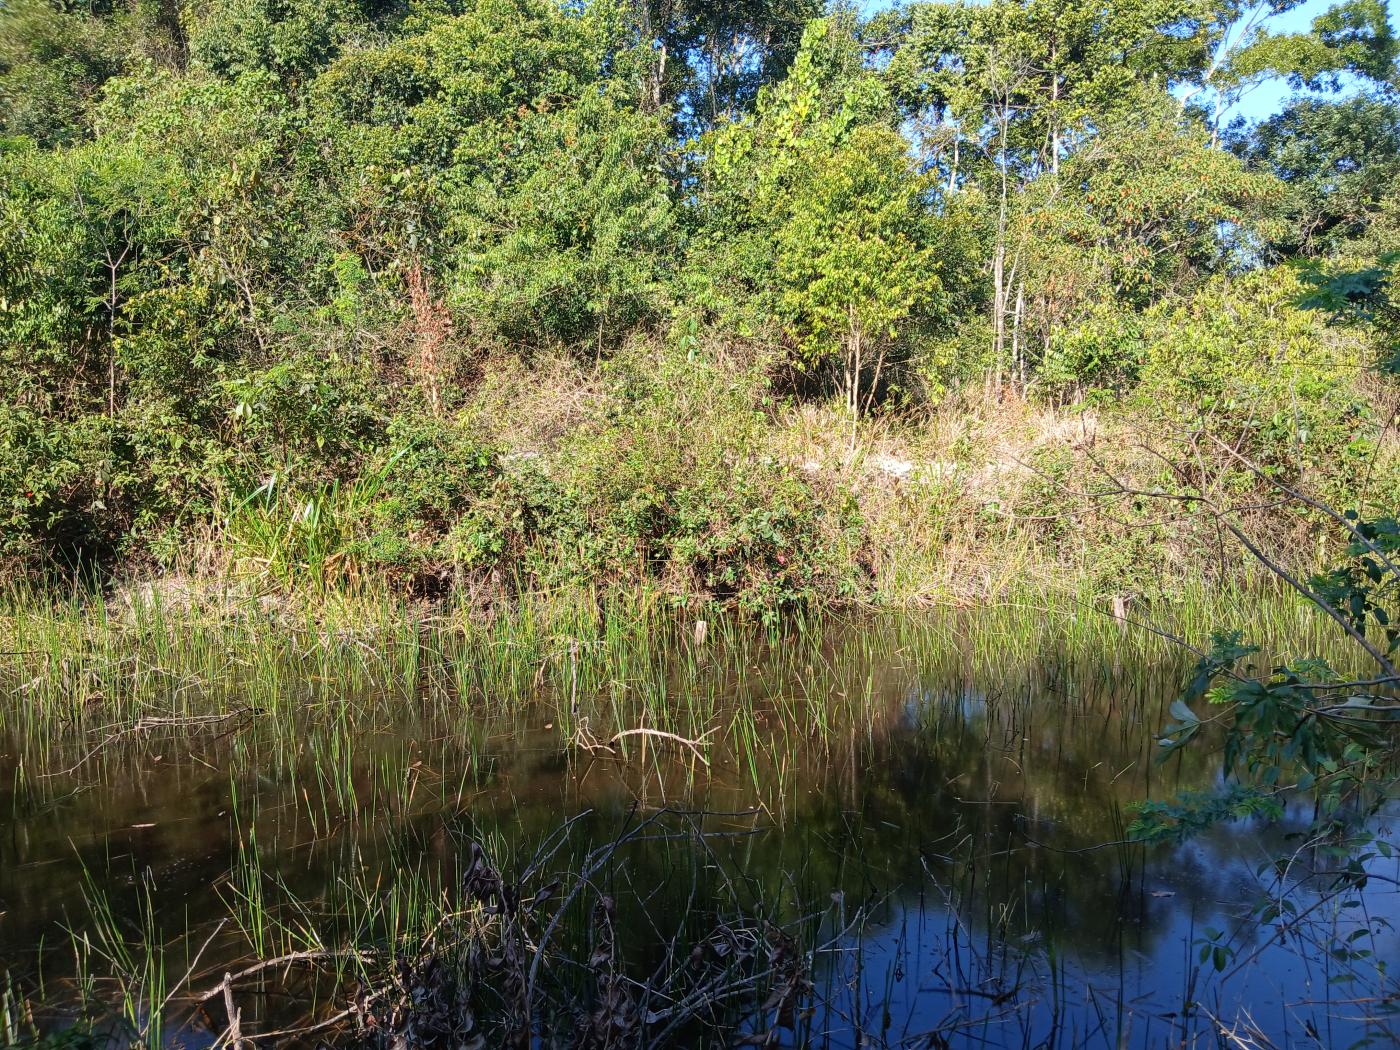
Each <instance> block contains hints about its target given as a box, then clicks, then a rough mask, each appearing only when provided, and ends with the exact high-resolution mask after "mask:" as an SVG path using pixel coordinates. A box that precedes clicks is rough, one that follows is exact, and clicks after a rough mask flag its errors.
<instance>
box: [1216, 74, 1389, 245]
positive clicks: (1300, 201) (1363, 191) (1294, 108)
mask: <svg viewBox="0 0 1400 1050" xmlns="http://www.w3.org/2000/svg"><path fill="white" fill-rule="evenodd" d="M1233 148H1234V149H1235V150H1236V152H1238V153H1240V154H1241V155H1242V156H1243V157H1245V158H1246V159H1247V160H1248V161H1249V162H1250V163H1252V164H1254V165H1256V166H1259V167H1262V168H1264V169H1266V170H1268V171H1270V172H1272V173H1273V174H1274V175H1275V176H1277V177H1278V178H1279V179H1281V180H1283V182H1284V183H1285V184H1286V185H1287V191H1286V196H1285V199H1284V204H1285V214H1286V217H1287V223H1288V226H1287V228H1286V232H1282V231H1281V232H1280V233H1276V234H1275V238H1274V241H1275V244H1276V246H1277V249H1278V250H1281V251H1283V252H1284V253H1286V254H1297V253H1304V254H1307V255H1319V254H1324V253H1327V252H1330V251H1335V250H1337V249H1339V248H1343V247H1344V246H1345V245H1346V244H1347V242H1349V241H1351V240H1353V239H1355V238H1357V237H1360V236H1361V235H1363V234H1364V233H1365V232H1366V231H1367V229H1368V228H1369V227H1370V226H1371V225H1372V223H1373V222H1374V221H1375V220H1376V218H1377V213H1378V212H1379V210H1380V208H1381V203H1382V201H1383V200H1384V198H1385V196H1386V194H1387V193H1388V192H1389V191H1390V190H1391V189H1392V188H1393V187H1394V185H1395V183H1396V180H1397V179H1400V106H1397V105H1396V103H1394V102H1392V101H1390V100H1388V99H1385V98H1373V97H1370V96H1367V95H1358V96H1356V97H1354V98H1349V99H1343V100H1341V101H1330V100H1320V99H1307V98H1304V99H1299V100H1297V101H1295V102H1293V103H1292V104H1291V105H1290V106H1289V107H1288V108H1287V109H1285V110H1284V111H1283V112H1282V113H1279V114H1278V115H1277V116H1274V117H1271V118H1269V119H1268V120H1266V121H1264V122H1263V123H1261V124H1260V125H1259V126H1258V127H1257V128H1255V129H1253V130H1252V131H1251V132H1250V133H1249V134H1248V135H1247V136H1241V137H1239V138H1238V139H1237V140H1236V142H1235V143H1234V147H1233Z"/></svg>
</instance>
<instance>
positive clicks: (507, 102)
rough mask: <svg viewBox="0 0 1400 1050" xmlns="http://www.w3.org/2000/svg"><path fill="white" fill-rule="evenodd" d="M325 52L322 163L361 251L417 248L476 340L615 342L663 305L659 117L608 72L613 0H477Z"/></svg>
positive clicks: (318, 130)
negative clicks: (370, 44)
mask: <svg viewBox="0 0 1400 1050" xmlns="http://www.w3.org/2000/svg"><path fill="white" fill-rule="evenodd" d="M412 24H413V26H414V29H415V31H414V32H412V33H409V34H407V35H404V36H400V37H397V38H394V39H392V40H391V41H389V42H386V43H385V44H384V45H383V46H380V47H375V48H367V49H363V50H359V51H355V52H353V53H351V54H349V55H347V56H345V57H344V58H342V59H341V60H339V61H338V62H336V63H334V64H333V65H332V66H331V67H330V68H329V69H328V70H327V71H326V72H325V74H323V75H322V76H320V77H318V78H317V79H316V81H315V83H314V85H313V87H312V91H311V94H312V107H313V111H314V112H315V114H316V123H315V127H314V129H313V134H314V136H315V137H316V138H318V139H319V140H320V147H319V149H320V152H321V154H322V158H321V159H319V160H318V167H322V169H323V175H322V177H324V178H325V179H327V180H328V184H329V185H328V188H329V189H331V190H332V192H333V196H334V198H335V199H336V201H337V202H338V203H339V205H340V206H341V207H342V208H344V209H345V212H344V214H343V215H342V216H341V217H340V218H339V222H340V224H342V225H344V226H346V227H348V228H351V229H353V230H354V231H355V237H356V238H357V240H358V243H357V245H356V247H357V250H359V251H360V252H361V253H362V254H365V255H368V256H370V257H371V258H376V259H386V258H388V259H392V258H395V257H402V255H403V254H420V255H425V256H427V257H428V258H429V259H430V260H432V261H433V262H435V263H436V265H437V266H438V268H439V269H440V271H441V274H442V277H443V282H444V284H445V286H446V288H447V291H448V298H449V300H450V302H451V303H452V305H453V306H454V307H455V309H456V310H457V312H458V313H459V314H460V315H461V316H462V318H463V319H464V320H465V321H466V323H467V324H468V325H469V327H470V329H471V330H472V332H473V333H474V334H475V335H477V336H478V337H480V338H483V339H486V340H490V341H493V342H496V343H498V344H499V345H521V344H525V345H535V346H541V345H543V346H549V345H564V346H575V347H576V346H580V345H583V346H588V347H589V348H591V349H593V350H595V351H596V350H598V349H600V348H601V347H604V346H606V347H612V346H615V345H616V344H617V343H618V342H619V341H620V340H621V339H622V337H623V336H624V335H625V334H626V333H627V332H629V331H631V330H632V329H633V328H635V327H636V326H637V325H638V324H641V323H643V322H645V321H646V320H648V319H649V318H651V317H652V316H654V315H655V313H656V311H657V310H658V309H659V307H660V303H661V300H662V295H661V278H662V277H663V275H664V273H665V271H666V268H667V265H668V263H667V256H668V255H670V254H672V253H673V252H674V251H675V247H676V238H677V230H676V228H675V223H674V219H673V216H672V205H671V200H670V197H669V195H668V194H667V192H666V182H665V178H664V175H663V160H664V156H665V152H666V148H667V142H666V139H665V136H664V127H663V124H662V122H661V121H660V120H658V119H657V118H655V117H653V116H650V115H644V114H642V113H640V112H638V111H637V110H636V109H635V108H634V107H633V105H632V101H631V99H630V98H629V97H628V96H627V94H626V92H625V91H624V90H623V89H622V87H621V85H617V84H613V83H610V82H609V81H608V79H607V78H606V76H605V70H606V67H607V66H608V65H609V63H610V62H611V61H612V56H614V54H615V53H616V52H617V50H618V48H619V47H620V46H621V45H622V43H623V41H622V38H621V35H620V33H621V29H620V25H619V23H618V20H617V19H616V17H615V15H614V11H613V9H612V8H611V7H609V6H608V5H606V4H600V5H594V6H592V7H590V8H588V9H587V10H586V11H584V12H583V13H570V12H568V11H565V10H563V9H562V8H560V7H557V6H555V5H553V4H551V3H549V2H548V0H479V2H477V3H474V4H471V5H469V6H468V7H467V8H466V9H465V10H464V11H463V12H462V13H461V14H459V15H455V16H452V17H441V16H438V17H425V18H423V19H422V20H420V21H417V22H414V23H412Z"/></svg>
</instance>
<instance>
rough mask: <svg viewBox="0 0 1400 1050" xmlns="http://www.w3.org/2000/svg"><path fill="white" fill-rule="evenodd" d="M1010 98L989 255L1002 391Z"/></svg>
mask: <svg viewBox="0 0 1400 1050" xmlns="http://www.w3.org/2000/svg"><path fill="white" fill-rule="evenodd" d="M1009 108H1010V100H1009V99H1003V103H1002V108H1001V113H1000V118H1001V148H1000V150H999V151H998V152H999V157H998V162H997V167H998V168H999V169H1000V171H1001V202H1000V205H999V206H998V209H997V238H996V247H995V249H994V252H993V255H992V333H993V334H992V347H993V354H994V357H995V358H996V389H997V392H998V393H1000V391H1001V369H1002V363H1003V360H1004V357H1005V354H1006V298H1007V296H1006V291H1007V289H1006V220H1007V211H1008V206H1009V205H1008V200H1009V187H1008V185H1007V182H1008V177H1007V173H1006V139H1007V134H1008V128H1007V125H1008V124H1009V122H1010V120H1011V115H1010V112H1009Z"/></svg>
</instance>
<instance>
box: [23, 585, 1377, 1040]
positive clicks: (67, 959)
mask: <svg viewBox="0 0 1400 1050" xmlns="http://www.w3.org/2000/svg"><path fill="white" fill-rule="evenodd" d="M1091 620H1092V617H1086V618H1085V619H1084V620H1078V619H1076V618H1074V617H1069V618H1068V619H1065V618H1060V619H1059V620H1057V619H1056V618H1055V617H1052V616H1049V615H1046V614H1042V613H1041V612H1039V611H1037V610H1035V609H1029V610H1025V609H1023V610H1020V611H1018V612H1016V613H1014V614H1009V615H1008V614H1000V615H998V614H995V613H992V612H985V613H968V612H962V613H958V612H946V613H930V614H927V615H919V616H913V615H905V616H897V617H896V616H879V617H874V616H872V617H862V618H858V619H850V620H845V621H842V622H831V623H823V624H819V625H815V626H813V625H809V626H806V627H803V628H800V629H797V630H794V631H791V632H787V633H782V634H775V633H772V632H765V631H761V630H758V629H755V628H745V627H723V626H721V625H708V626H707V627H704V628H700V627H697V626H696V625H694V624H689V623H687V624H683V625H674V626H670V627H667V628H665V629H658V630H657V631H655V632H653V634H652V636H651V637H649V638H646V639H645V640H644V641H640V642H634V641H629V640H627V637H626V636H625V632H622V631H621V630H620V629H619V631H616V632H614V631H612V630H611V629H610V628H607V627H604V628H602V629H597V630H594V631H593V632H592V633H591V634H589V635H584V634H583V633H582V632H578V633H576V634H574V635H573V636H569V635H563V634H559V633H558V632H556V633H555V634H553V635H550V636H548V637H546V636H545V635H544V634H543V633H541V634H538V635H531V636H530V637H529V638H525V637H524V636H521V637H518V638H513V639H503V638H500V637H497V638H496V639H495V641H494V644H493V647H487V646H484V645H483V644H482V643H480V642H479V641H476V642H472V641H467V640H457V641H453V640H452V638H451V636H450V635H449V634H448V633H447V632H437V631H435V629H434V628H433V627H431V626H423V625H421V624H420V625H416V626H414V627H412V628H411V629H409V628H403V629H401V630H399V631H398V633H397V634H396V635H395V636H394V637H393V638H388V639H386V638H383V637H380V636H377V635H375V634H373V633H369V634H364V635H359V634H355V635H350V634H341V635H337V634H334V633H331V634H326V633H324V632H323V633H322V634H321V635H320V636H312V635H303V636H302V637H301V638H300V640H299V641H288V642H287V643H286V644H285V645H282V646H281V647H280V648H279V647H269V646H266V645H263V646H260V647H258V648H257V649H256V650H254V649H250V648H247V647H246V643H247V640H248V639H247V638H246V637H243V638H242V639H241V641H240V640H236V639H235V640H229V639H224V644H226V645H227V646H233V647H234V648H233V649H232V650H227V649H226V650H225V651H224V652H223V653H222V654H221V655H219V656H218V657H217V658H216V657H214V656H211V655H210V654H209V653H208V652H205V651H204V650H205V649H206V648H207V649H210V650H212V649H214V648H216V647H215V646H214V644H213V642H212V641H211V638H210V637H203V640H202V641H201V642H200V643H199V648H198V656H197V658H196V655H195V652H196V648H195V646H194V643H188V644H189V646H190V647H188V648H181V647H180V645H178V644H176V643H174V642H171V641H170V640H169V639H167V641H166V642H164V643H162V644H161V645H153V643H152V642H151V631H150V630H149V627H150V625H149V624H147V625H146V628H143V629H133V630H132V632H131V635H130V637H132V638H139V639H140V641H132V642H130V644H131V646H132V647H133V648H134V649H142V647H144V651H145V652H146V654H147V655H146V656H145V657H138V656H137V655H136V653H134V652H133V653H125V652H118V653H116V654H115V655H114V653H113V651H112V649H111V645H110V639H108V640H107V641H105V642H103V643H102V644H101V645H95V644H92V643H91V642H88V643H84V645H82V646H76V649H77V650H78V652H77V654H76V655H75V656H74V657H73V658H71V659H68V658H65V659H67V662H66V663H65V662H63V661H62V660H58V661H57V662H55V661H56V659H57V658H56V657H55V656H54V654H53V653H47V654H43V653H39V652H37V651H31V656H30V659H29V661H28V663H27V666H26V667H24V668H22V669H17V673H14V674H12V675H11V677H9V678H8V679H6V692H5V695H6V700H5V703H6V705H7V708H8V714H7V717H6V719H5V720H4V722H3V723H0V725H3V730H0V1045H3V1043H4V1040H5V1039H6V1038H8V1039H9V1040H10V1041H11V1042H15V1043H21V1042H25V1041H34V1040H36V1039H41V1038H42V1039H46V1040H48V1041H50V1042H53V1043H65V1042H71V1043H76V1042H79V1041H80V1036H79V1034H78V1033H80V1032H86V1033H87V1034H86V1035H83V1036H81V1039H82V1040H87V1041H91V1042H94V1043H95V1045H103V1046H106V1045H112V1046H117V1045H123V1046H124V1045H131V1044H133V1043H135V1044H146V1045H166V1046H172V1047H173V1046H183V1047H211V1046H215V1045H231V1044H232V1043H235V1042H238V1041H240V1040H241V1044H242V1045H243V1046H252V1045H274V1044H277V1043H284V1042H285V1043H292V1044H298V1045H320V1044H323V1043H324V1044H330V1045H340V1044H345V1045H349V1044H354V1045H376V1046H379V1045H382V1046H390V1045H393V1046H403V1047H411V1046H453V1047H472V1046H480V1047H490V1046H526V1045H531V1044H533V1045H536V1046H554V1045H578V1046H600V1047H601V1046H619V1047H620V1046H662V1045H676V1046H735V1045H762V1046H812V1047H832V1048H840V1047H850V1048H856V1047H930V1048H932V1047H944V1046H973V1045H976V1046H982V1047H987V1046H990V1047H1030V1046H1041V1047H1069V1046H1075V1047H1078V1046H1102V1047H1165V1046H1181V1045H1192V1046H1215V1045H1228V1046H1255V1045H1261V1046H1262V1045H1269V1044H1270V1043H1271V1044H1272V1045H1276V1046H1284V1045H1304V1044H1306V1045H1321V1046H1328V1047H1349V1046H1356V1045H1367V1044H1370V1045H1386V1046H1388V1045H1394V1044H1395V1042H1396V1038H1397V1032H1400V1017H1397V1015H1396V1012H1395V1011H1396V1010H1397V1008H1400V998H1397V988H1396V984H1395V981H1394V979H1393V978H1391V977H1390V976H1388V975H1387V974H1386V973H1385V972H1384V970H1385V967H1384V963H1385V961H1386V960H1392V961H1393V960H1400V934H1397V932H1396V924H1397V923H1400V895H1397V892H1396V889H1397V882H1396V881H1394V880H1396V879H1400V867H1398V866H1397V863H1396V861H1394V860H1387V859H1385V858H1384V857H1382V856H1376V857H1374V858H1372V859H1370V860H1369V861H1368V862H1367V863H1368V865H1369V866H1370V870H1372V871H1373V872H1374V873H1375V875H1376V878H1375V879H1374V880H1373V881H1371V882H1369V883H1368V884H1367V886H1366V887H1365V888H1364V889H1363V890H1362V891H1360V892H1359V893H1350V894H1340V893H1334V892H1332V886H1333V882H1334V879H1333V878H1332V877H1331V876H1329V874H1328V872H1327V868H1328V863H1329V862H1328V861H1327V860H1325V859H1324V858H1322V857H1320V856H1319V855H1317V853H1316V851H1311V850H1308V849H1306V848H1300V846H1302V843H1301V842H1300V841H1299V839H1298V837H1297V833H1298V832H1300V831H1301V830H1302V829H1304V828H1305V827H1306V826H1307V825H1308V823H1309V821H1310V819H1311V817H1312V810H1311V808H1310V806H1308V805H1307V804H1305V803H1303V802H1301V801H1299V802H1296V803H1294V804H1293V805H1292V806H1291V807H1290V808H1289V810H1288V812H1287V814H1286V816H1285V818H1284V820H1283V821H1281V822H1277V823H1272V824H1264V823H1250V822H1239V823H1233V824H1228V825H1222V826H1217V827H1215V828H1213V829H1212V830H1211V831H1209V832H1207V833H1205V834H1202V835H1200V836H1198V837H1195V838H1193V839H1190V840H1188V841H1186V842H1184V843H1180V844H1169V845H1163V846H1153V847H1150V848H1149V847H1145V846H1144V845H1142V844H1140V843H1136V842H1132V841H1130V835H1129V832H1128V828H1129V824H1130V823H1131V821H1132V819H1133V815H1132V811H1131V807H1132V805H1133V803H1134V802H1136V801H1138V800H1141V799H1144V798H1148V797H1162V796H1164V795H1168V794H1171V793H1173V792H1175V791H1178V790H1182V789H1207V788H1210V787H1212V786H1214V785H1216V784H1217V783H1218V779H1219V757H1218V754H1216V753H1214V752H1213V750H1212V748H1211V747H1210V746H1208V744H1206V745H1203V746H1200V747H1197V748H1193V749H1190V750H1187V751H1185V752H1183V753H1180V754H1178V755H1177V756H1175V757H1173V758H1172V759H1171V760H1170V761H1168V762H1166V763H1159V762H1157V761H1156V752H1157V750H1158V748H1157V745H1156V742H1155V739H1154V734H1155V732H1156V731H1157V730H1158V729H1159V728H1160V726H1161V725H1162V724H1163V723H1164V722H1165V721H1166V719H1165V718H1164V710H1165V706H1166V704H1167V703H1168V702H1169V701H1170V699H1171V698H1172V696H1173V695H1174V692H1175V690H1176V688H1177V686H1178V685H1179V683H1180V682H1181V680H1182V676H1183V673H1184V671H1185V670H1186V668H1187V667H1189V665H1190V662H1191V657H1190V655H1189V654H1188V653H1185V652H1183V651H1181V650H1180V649H1179V648H1178V647H1177V646H1175V645H1174V644H1172V643H1171V642H1169V641H1167V640H1164V639H1163V638H1162V637H1160V636H1159V635H1156V634H1152V633H1150V632H1138V631H1131V630H1130V631H1124V630H1121V629H1120V628H1118V627H1117V626H1116V625H1111V624H1110V625H1107V626H1105V625H1103V624H1102V623H1098V622H1090V621H1091ZM1305 623H1306V621H1305V619H1303V618H1301V617H1299V618H1297V619H1296V623H1295V621H1294V620H1292V619H1289V620H1288V621H1287V623H1285V624H1284V625H1283V626H1282V627H1279V628H1278V631H1279V632H1280V633H1281V634H1283V635H1291V636H1292V639H1291V641H1290V639H1289V638H1288V637H1282V638H1279V639H1275V643H1276V644H1277V645H1279V646H1287V645H1290V644H1294V645H1302V644H1305V643H1304V642H1303V641H1302V640H1300V636H1301V634H1302V633H1304V630H1305V629H1304V627H1303V626H1302V625H1303V624H1305ZM167 627H168V631H169V634H170V637H172V638H173V637H175V636H176V635H179V637H182V638H186V639H188V638H189V637H190V634H189V632H184V633H181V632H180V631H177V630H176V629H175V627H174V626H173V625H167ZM165 629H166V628H162V630H165ZM65 644H69V645H72V643H71V642H70V643H65ZM240 644H244V645H245V648H244V649H243V650H241V651H240V650H238V649H237V646H238V645H240ZM1309 644H1310V643H1309ZM84 646H86V648H84ZM390 647H393V648H394V649H395V651H396V652H397V653H398V655H396V656H394V657H393V658H392V659H387V660H384V661H380V660H379V659H378V657H377V656H373V655H366V654H367V653H370V654H372V653H374V652H375V651H377V650H378V651H388V649H389V648H390ZM274 648H275V649H276V651H275V652H273V651H272V649H274ZM410 650H411V651H410ZM99 658H101V659H106V660H108V661H110V663H109V665H108V666H109V668H111V671H110V675H109V678H108V679H104V678H103V674H102V673H96V674H94V675H91V676H89V677H87V678H84V677H83V676H82V675H81V674H75V673H74V671H73V668H74V666H75V665H78V664H82V663H83V661H84V660H86V661H93V660H98V659H99ZM143 660H144V663H143ZM220 661H222V662H220ZM143 667H144V669H145V670H144V671H143V670H142V668H143ZM61 668H67V670H66V671H65V672H64V673H66V674H67V675H68V677H67V678H64V679H63V680H62V681H58V682H52V681H50V679H52V678H53V677H54V676H55V675H57V674H58V673H59V669H61ZM117 668H121V669H122V670H121V671H120V674H121V675H122V676H123V677H122V678H121V680H122V681H129V680H131V679H132V678H133V676H134V677H135V678H138V679H139V680H140V681H142V682H143V683H144V685H143V686H142V687H141V688H140V689H138V690H135V691H133V692H131V693H130V694H129V695H124V696H121V697H117V696H114V695H112V694H113V690H114V686H113V685H112V683H114V682H116V681H117V680H118V671H117V670H116V669H117ZM153 668H155V669H157V670H158V673H156V671H153V670H152V669H153ZM220 668H222V674H221V673H220ZM40 679H43V680H44V682H45V683H47V684H43V685H39V686H35V685H34V683H35V682H38V681H39V680H40ZM64 689H68V690H70V691H71V690H75V689H77V690H82V691H84V693H83V697H82V702H81V703H79V704H78V705H77V708H76V709H75V708H72V707H69V708H64V709H63V710H62V711H58V710H54V709H52V708H51V707H48V708H46V707H45V706H44V705H45V704H46V703H51V701H52V697H54V696H58V695H60V694H61V693H62V691H63V690H64ZM45 690H47V693H45ZM41 693H44V695H47V696H49V697H50V700H49V701H42V700H39V699H37V697H38V696H39V694H41ZM41 708H42V710H40V709H41ZM1380 830H1381V831H1383V832H1387V831H1388V830H1389V829H1388V828H1382V829H1380ZM1279 857H1289V858H1290V860H1289V863H1288V865H1287V866H1286V869H1285V870H1280V869H1279V867H1278V866H1277V865H1275V864H1274V861H1275V859H1276V858H1279ZM1285 891H1287V892H1286V893H1285ZM1271 900H1273V901H1275V902H1277V903H1279V904H1280V905H1281V909H1282V910H1279V909H1278V908H1276V909H1275V910H1279V914H1277V915H1274V914H1272V913H1271V912H1269V911H1267V910H1264V909H1265V908H1266V907H1267V904H1268V902H1269V901H1271ZM1283 901H1286V902H1287V903H1286V904H1282V902H1283ZM225 974H228V975H230V980H229V981H227V982H225V981H224V977H225ZM234 1015H236V1016H237V1023H236V1024H235V1025H231V1024H230V1021H231V1019H232V1017H233V1016H234ZM278 1033H282V1034H278Z"/></svg>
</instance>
